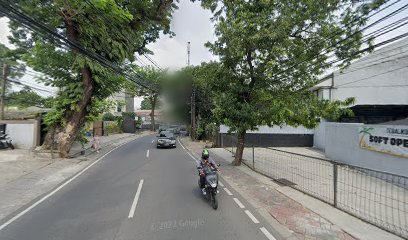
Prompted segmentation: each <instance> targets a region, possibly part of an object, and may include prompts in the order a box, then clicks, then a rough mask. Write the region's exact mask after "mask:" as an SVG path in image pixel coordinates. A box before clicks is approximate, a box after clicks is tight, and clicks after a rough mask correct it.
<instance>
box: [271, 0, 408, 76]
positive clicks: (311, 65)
mask: <svg viewBox="0 0 408 240" xmlns="http://www.w3.org/2000/svg"><path fill="white" fill-rule="evenodd" d="M407 6H408V4H407ZM392 24H393V23H391V24H389V25H392ZM406 24H408V22H405V23H403V24H400V25H399V26H396V27H394V28H393V29H391V30H387V31H385V32H382V33H380V34H378V35H375V36H374V37H378V36H381V35H384V34H386V33H388V32H390V31H393V30H395V29H397V28H399V27H401V26H403V25H406ZM387 26H388V25H387ZM387 26H385V27H383V28H384V29H386V28H387ZM406 36H408V33H403V34H401V35H398V36H396V37H394V38H391V39H388V40H385V41H382V42H380V43H377V44H375V45H373V46H369V47H367V48H364V49H362V50H360V51H357V52H356V53H354V54H353V55H352V56H348V57H343V58H338V59H335V60H332V61H330V62H327V63H324V64H323V65H322V66H321V67H327V66H331V65H333V64H335V63H338V62H341V61H344V60H348V59H352V57H354V56H357V55H359V54H362V53H365V52H368V51H371V50H372V49H375V48H378V47H380V46H383V45H386V44H389V43H392V42H394V41H397V40H399V39H401V38H404V37H406ZM368 41H369V38H367V39H365V40H363V41H361V42H359V43H356V44H355V45H353V46H356V45H357V44H362V43H365V42H368ZM348 44H349V43H348ZM332 56H334V54H332V55H330V56H328V58H330V57H332ZM310 67H311V68H312V69H310V71H314V70H316V69H313V67H314V68H317V67H318V66H316V65H313V63H312V64H310V65H309V66H307V68H310ZM335 67H338V65H337V66H335ZM299 76H301V74H298V75H295V77H299ZM289 77H290V76H286V77H282V78H279V79H277V80H276V81H282V80H286V79H289ZM292 77H293V76H292Z"/></svg>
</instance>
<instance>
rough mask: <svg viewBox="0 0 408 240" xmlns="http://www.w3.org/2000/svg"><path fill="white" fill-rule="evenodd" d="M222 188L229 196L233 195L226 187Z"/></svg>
mask: <svg viewBox="0 0 408 240" xmlns="http://www.w3.org/2000/svg"><path fill="white" fill-rule="evenodd" d="M218 184H219V182H218ZM224 190H225V191H226V192H227V194H228V195H230V196H232V195H233V194H232V192H230V190H229V189H228V188H226V187H225V188H224Z"/></svg>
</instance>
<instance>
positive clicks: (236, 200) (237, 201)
mask: <svg viewBox="0 0 408 240" xmlns="http://www.w3.org/2000/svg"><path fill="white" fill-rule="evenodd" d="M233 199H234V201H235V203H236V204H237V205H238V206H239V207H240V208H245V206H244V204H242V202H240V201H239V200H238V198H233Z"/></svg>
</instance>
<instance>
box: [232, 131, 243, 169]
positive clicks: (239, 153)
mask: <svg viewBox="0 0 408 240" xmlns="http://www.w3.org/2000/svg"><path fill="white" fill-rule="evenodd" d="M245 134H246V130H239V131H238V146H237V150H236V152H235V159H234V161H233V162H232V165H234V166H239V165H241V162H242V155H243V153H244V145H245Z"/></svg>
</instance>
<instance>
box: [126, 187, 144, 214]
mask: <svg viewBox="0 0 408 240" xmlns="http://www.w3.org/2000/svg"><path fill="white" fill-rule="evenodd" d="M143 182H144V180H143V179H141V180H140V182H139V186H138V187H137V191H136V195H135V199H133V203H132V206H131V207H130V211H129V216H128V218H133V216H134V215H135V210H136V206H137V202H138V201H139V197H140V191H142V186H143Z"/></svg>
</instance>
